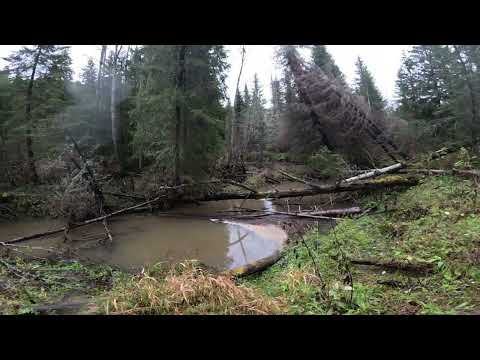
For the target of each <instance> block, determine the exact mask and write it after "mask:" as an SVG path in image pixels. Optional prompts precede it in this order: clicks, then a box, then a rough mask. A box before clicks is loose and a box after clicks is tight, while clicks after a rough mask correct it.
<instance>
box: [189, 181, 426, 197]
mask: <svg viewBox="0 0 480 360" xmlns="http://www.w3.org/2000/svg"><path fill="white" fill-rule="evenodd" d="M417 184H418V179H416V178H412V177H410V178H394V179H386V180H385V181H364V182H358V183H346V184H342V183H340V184H333V185H330V184H327V185H320V184H318V185H316V186H315V188H313V187H312V188H310V189H301V190H293V189H290V190H285V191H264V192H257V193H254V194H252V193H251V192H248V193H247V192H242V193H232V192H218V193H212V194H207V195H204V196H203V197H201V198H195V199H190V200H189V199H182V200H181V201H186V202H188V201H192V200H196V201H218V200H235V199H245V198H247V197H248V198H249V199H253V200H254V199H280V198H288V197H301V196H313V195H318V194H330V193H340V192H347V191H363V190H380V189H387V188H390V187H397V186H414V185H417Z"/></svg>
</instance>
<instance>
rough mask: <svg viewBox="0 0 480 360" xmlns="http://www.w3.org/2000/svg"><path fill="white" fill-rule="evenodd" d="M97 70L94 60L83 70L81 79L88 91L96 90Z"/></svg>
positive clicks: (89, 61)
mask: <svg viewBox="0 0 480 360" xmlns="http://www.w3.org/2000/svg"><path fill="white" fill-rule="evenodd" d="M97 72H98V70H97V68H96V65H95V63H94V61H93V59H92V58H89V59H88V63H87V65H86V66H85V67H84V68H83V69H82V72H81V74H80V79H81V80H82V84H83V85H84V86H86V87H87V88H88V89H95V87H96V85H97Z"/></svg>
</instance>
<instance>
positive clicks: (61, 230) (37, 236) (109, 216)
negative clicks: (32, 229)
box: [5, 195, 164, 244]
mask: <svg viewBox="0 0 480 360" xmlns="http://www.w3.org/2000/svg"><path fill="white" fill-rule="evenodd" d="M163 197H164V195H161V196H157V197H156V198H155V199H153V200H149V201H145V202H143V203H140V204H137V205H134V206H130V207H128V208H125V209H121V210H118V211H114V212H112V213H110V214H106V215H103V216H100V217H97V218H95V219H90V220H86V221H84V222H81V223H79V224H70V225H66V226H63V227H61V228H58V229H55V230H50V231H46V232H43V233H36V234H31V235H27V236H22V237H19V238H15V239H12V240H10V241H5V244H13V243H18V242H21V241H27V240H33V239H37V238H40V237H44V236H49V235H54V234H58V233H61V232H64V231H65V230H67V229H68V230H72V229H75V228H79V227H82V226H86V225H90V224H93V223H96V222H99V221H103V220H105V219H108V218H111V217H112V216H116V215H120V214H124V213H126V212H128V211H130V210H134V209H136V208H139V207H141V206H145V205H148V204H152V203H154V202H156V201H158V200H160V199H161V198H163Z"/></svg>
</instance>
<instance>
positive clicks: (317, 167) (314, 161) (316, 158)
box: [307, 147, 348, 178]
mask: <svg viewBox="0 0 480 360" xmlns="http://www.w3.org/2000/svg"><path fill="white" fill-rule="evenodd" d="M307 166H308V167H310V168H311V169H312V170H314V171H315V172H316V173H317V174H318V175H320V176H321V177H325V178H331V177H341V176H343V175H345V173H346V170H348V164H347V163H346V161H345V160H344V159H343V157H342V156H341V155H339V154H336V153H333V152H331V151H329V150H328V149H327V148H326V147H323V148H321V149H320V150H319V151H317V152H316V153H314V154H312V155H310V157H309V158H308V159H307Z"/></svg>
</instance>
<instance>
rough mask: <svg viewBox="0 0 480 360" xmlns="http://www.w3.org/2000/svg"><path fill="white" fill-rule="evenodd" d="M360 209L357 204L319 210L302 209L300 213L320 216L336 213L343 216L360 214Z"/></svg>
mask: <svg viewBox="0 0 480 360" xmlns="http://www.w3.org/2000/svg"><path fill="white" fill-rule="evenodd" d="M361 212H362V209H360V208H359V207H358V206H354V207H351V208H345V209H329V210H321V211H302V213H306V214H310V215H320V216H329V215H336V216H344V215H354V214H360V213H361Z"/></svg>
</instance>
